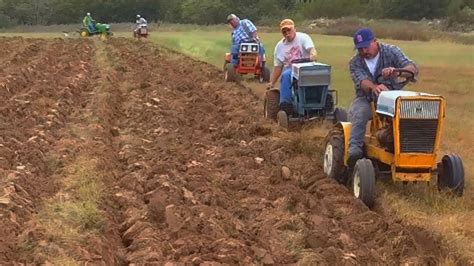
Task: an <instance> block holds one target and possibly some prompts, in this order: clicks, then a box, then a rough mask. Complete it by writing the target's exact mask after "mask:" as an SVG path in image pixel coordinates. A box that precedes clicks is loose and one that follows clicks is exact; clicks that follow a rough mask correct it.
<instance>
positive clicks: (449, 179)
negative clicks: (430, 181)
mask: <svg viewBox="0 0 474 266" xmlns="http://www.w3.org/2000/svg"><path fill="white" fill-rule="evenodd" d="M438 189H439V191H442V190H445V189H448V190H449V191H450V192H451V193H452V194H453V195H455V196H458V197H461V196H462V195H463V193H464V166H463V163H462V160H461V157H459V156H458V155H455V154H449V155H445V156H443V158H442V159H441V162H439V163H438Z"/></svg>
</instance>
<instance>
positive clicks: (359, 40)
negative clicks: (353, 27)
mask: <svg viewBox="0 0 474 266" xmlns="http://www.w3.org/2000/svg"><path fill="white" fill-rule="evenodd" d="M374 39H375V36H374V33H373V32H372V31H371V30H370V29H369V28H362V29H359V30H358V31H357V32H356V33H355V34H354V45H355V48H356V49H360V48H367V47H369V46H370V42H372V41H373V40H374Z"/></svg>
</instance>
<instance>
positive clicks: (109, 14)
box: [0, 0, 474, 27]
mask: <svg viewBox="0 0 474 266" xmlns="http://www.w3.org/2000/svg"><path fill="white" fill-rule="evenodd" d="M473 10H474V0H416V1H408V0H239V1H235V0H0V27H8V26H11V25H16V24H29V25H36V24H40V25H51V24H70V23H79V22H80V21H81V19H82V17H83V16H84V15H85V13H86V12H91V13H92V16H93V17H94V18H95V19H96V20H98V21H103V22H109V23H110V22H132V21H134V19H135V15H136V14H141V15H143V16H144V17H146V18H147V19H148V20H150V21H157V20H161V21H167V22H173V23H194V24H220V23H224V22H225V18H226V16H227V14H228V13H235V14H237V15H239V16H241V17H247V18H251V19H252V20H253V21H254V22H257V23H260V24H269V23H274V22H275V21H278V20H279V19H281V18H282V17H293V18H295V19H297V20H300V19H301V20H302V19H314V18H319V17H327V18H338V17H343V16H357V17H365V18H392V19H408V20H419V19H422V18H427V19H432V18H445V17H451V18H458V17H460V15H462V17H466V16H467V17H468V20H469V19H472V18H474V12H473Z"/></svg>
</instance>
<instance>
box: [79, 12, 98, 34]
mask: <svg viewBox="0 0 474 266" xmlns="http://www.w3.org/2000/svg"><path fill="white" fill-rule="evenodd" d="M82 24H84V27H87V28H88V29H89V32H95V31H96V27H95V20H94V19H93V18H92V17H91V13H89V12H87V14H86V16H85V17H84V19H83V20H82Z"/></svg>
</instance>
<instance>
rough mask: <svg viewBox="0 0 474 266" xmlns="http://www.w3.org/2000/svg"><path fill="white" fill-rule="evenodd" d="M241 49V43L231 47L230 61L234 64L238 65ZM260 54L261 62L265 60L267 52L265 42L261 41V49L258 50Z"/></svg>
mask: <svg viewBox="0 0 474 266" xmlns="http://www.w3.org/2000/svg"><path fill="white" fill-rule="evenodd" d="M239 49H240V44H233V45H232V46H231V47H230V54H231V57H230V63H231V64H232V65H234V66H236V65H237V63H238V62H239ZM258 54H259V55H260V62H262V61H263V55H264V54H265V48H264V47H263V44H262V43H260V49H259V50H258Z"/></svg>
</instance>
